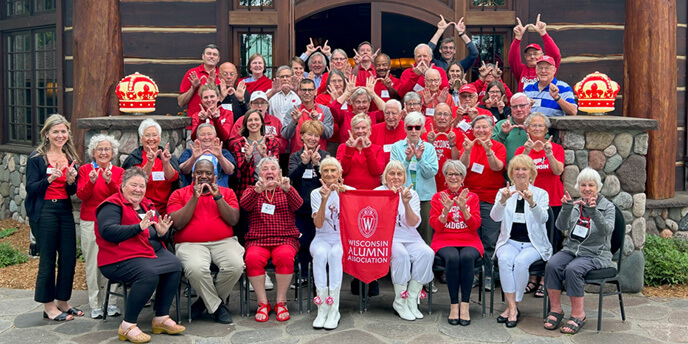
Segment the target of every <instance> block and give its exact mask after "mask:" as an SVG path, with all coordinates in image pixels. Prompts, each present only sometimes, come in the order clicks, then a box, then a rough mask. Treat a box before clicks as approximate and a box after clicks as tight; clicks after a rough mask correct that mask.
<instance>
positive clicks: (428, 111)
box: [425, 108, 435, 116]
mask: <svg viewBox="0 0 688 344" xmlns="http://www.w3.org/2000/svg"><path fill="white" fill-rule="evenodd" d="M425 115H426V116H435V109H434V108H432V109H431V108H427V109H425Z"/></svg>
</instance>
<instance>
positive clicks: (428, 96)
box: [420, 87, 434, 107]
mask: <svg viewBox="0 0 688 344" xmlns="http://www.w3.org/2000/svg"><path fill="white" fill-rule="evenodd" d="M420 94H421V96H422V97H423V104H425V106H426V107H428V106H429V105H432V100H433V99H434V97H433V96H432V93H430V90H429V89H428V88H427V87H426V88H424V89H423V90H422V91H421V92H420Z"/></svg>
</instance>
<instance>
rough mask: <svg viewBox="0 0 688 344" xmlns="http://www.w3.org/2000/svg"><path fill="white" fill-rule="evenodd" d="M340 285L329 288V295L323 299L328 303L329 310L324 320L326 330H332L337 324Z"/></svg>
mask: <svg viewBox="0 0 688 344" xmlns="http://www.w3.org/2000/svg"><path fill="white" fill-rule="evenodd" d="M340 289H341V287H338V288H334V289H330V297H328V298H327V300H325V303H326V304H329V305H330V311H329V312H328V313H327V321H325V329H326V330H334V329H336V328H337V326H339V318H340V314H339V290H340Z"/></svg>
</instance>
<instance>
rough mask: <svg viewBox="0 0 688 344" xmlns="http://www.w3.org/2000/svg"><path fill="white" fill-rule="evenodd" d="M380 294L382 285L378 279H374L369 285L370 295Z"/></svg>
mask: <svg viewBox="0 0 688 344" xmlns="http://www.w3.org/2000/svg"><path fill="white" fill-rule="evenodd" d="M378 295H380V285H379V283H377V281H372V282H370V284H369V285H368V296H378Z"/></svg>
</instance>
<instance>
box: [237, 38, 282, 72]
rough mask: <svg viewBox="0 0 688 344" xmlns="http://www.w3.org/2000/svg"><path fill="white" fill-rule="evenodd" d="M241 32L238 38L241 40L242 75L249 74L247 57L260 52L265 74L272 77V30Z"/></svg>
mask: <svg viewBox="0 0 688 344" xmlns="http://www.w3.org/2000/svg"><path fill="white" fill-rule="evenodd" d="M262 31H263V30H260V31H255V32H251V31H249V32H241V33H239V39H240V40H241V66H240V67H241V71H240V72H239V74H240V75H242V76H250V75H251V73H250V72H249V71H248V68H247V65H248V59H249V58H250V57H251V55H253V54H261V55H263V58H264V59H265V65H266V66H265V67H266V68H265V76H267V77H268V78H272V71H273V69H274V68H275V67H274V66H273V63H272V53H273V50H274V43H273V41H274V40H273V33H272V32H262Z"/></svg>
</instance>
